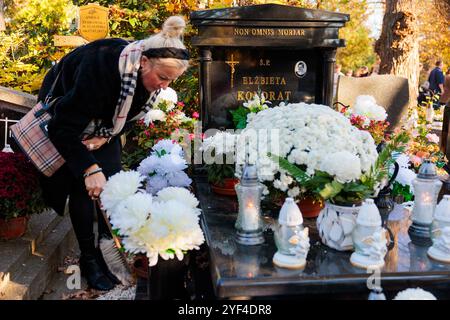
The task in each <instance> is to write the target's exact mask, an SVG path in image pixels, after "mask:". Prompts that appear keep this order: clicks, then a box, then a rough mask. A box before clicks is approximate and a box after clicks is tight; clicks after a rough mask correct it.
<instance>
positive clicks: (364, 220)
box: [356, 199, 381, 227]
mask: <svg viewBox="0 0 450 320" xmlns="http://www.w3.org/2000/svg"><path fill="white" fill-rule="evenodd" d="M356 223H357V224H359V225H361V226H366V227H378V226H381V216H380V211H378V208H377V206H376V205H375V203H374V201H373V199H367V200H366V201H364V202H363V204H362V206H361V209H359V212H358V217H357V218H356Z"/></svg>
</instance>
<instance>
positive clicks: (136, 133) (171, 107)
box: [123, 88, 199, 169]
mask: <svg viewBox="0 0 450 320" xmlns="http://www.w3.org/2000/svg"><path fill="white" fill-rule="evenodd" d="M198 118H199V114H198V113H197V112H193V113H192V114H191V117H189V116H188V115H187V114H186V113H185V105H184V103H183V102H182V101H178V96H177V93H176V92H175V91H174V90H173V89H172V88H166V89H162V90H161V92H160V93H159V94H158V96H157V97H156V100H155V102H154V103H153V105H152V109H150V110H149V111H148V112H147V113H146V114H145V116H144V117H143V118H142V119H140V120H138V121H136V125H135V126H134V127H133V128H132V130H131V131H130V133H128V135H130V136H132V138H131V141H130V143H127V144H126V145H125V151H124V156H123V164H124V167H125V168H126V169H136V167H137V165H138V164H139V163H140V162H141V161H142V160H143V159H144V158H146V157H147V155H148V153H149V152H150V149H151V148H152V147H153V146H154V145H155V144H156V143H158V141H160V140H162V139H172V140H174V141H175V142H178V143H180V144H181V145H183V144H186V143H190V141H189V140H192V138H193V135H194V127H195V124H196V122H197V121H198Z"/></svg>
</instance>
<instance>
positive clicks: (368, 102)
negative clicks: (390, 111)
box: [350, 95, 387, 121]
mask: <svg viewBox="0 0 450 320" xmlns="http://www.w3.org/2000/svg"><path fill="white" fill-rule="evenodd" d="M350 112H351V113H353V114H357V115H360V116H364V117H367V118H368V119H369V120H375V121H384V120H386V118H387V113H386V110H385V109H384V108H383V107H382V106H379V105H378V104H377V102H376V100H375V98H374V97H373V96H369V95H360V96H357V97H356V100H355V104H354V105H353V108H352V109H351V110H350Z"/></svg>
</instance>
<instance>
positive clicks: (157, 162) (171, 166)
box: [137, 139, 192, 194]
mask: <svg viewBox="0 0 450 320" xmlns="http://www.w3.org/2000/svg"><path fill="white" fill-rule="evenodd" d="M186 168H187V162H186V159H184V157H183V149H182V148H181V147H180V145H179V144H178V143H176V142H174V141H172V140H169V139H165V140H161V141H159V142H158V143H157V144H155V145H154V146H153V148H152V151H151V153H150V155H149V156H148V157H147V158H145V159H144V160H142V161H141V163H140V164H139V167H138V169H137V170H138V172H139V173H140V174H141V175H143V176H144V177H145V183H146V190H147V192H148V193H150V194H156V193H157V192H158V191H160V190H162V189H164V188H166V187H170V186H173V187H187V186H189V185H190V184H191V183H192V180H191V179H190V178H189V177H188V175H187V174H186V172H184V171H183V170H184V169H186Z"/></svg>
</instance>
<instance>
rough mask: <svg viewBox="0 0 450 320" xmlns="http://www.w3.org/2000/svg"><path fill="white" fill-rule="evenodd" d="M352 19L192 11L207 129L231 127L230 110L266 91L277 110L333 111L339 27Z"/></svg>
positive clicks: (282, 10)
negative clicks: (297, 105)
mask: <svg viewBox="0 0 450 320" xmlns="http://www.w3.org/2000/svg"><path fill="white" fill-rule="evenodd" d="M348 20H349V15H347V14H342V13H336V12H328V11H322V10H310V9H303V8H298V7H291V6H282V5H277V4H265V5H255V6H246V7H234V8H225V9H214V10H203V11H194V12H192V13H191V23H192V24H193V25H194V26H195V27H196V28H198V35H197V36H196V37H194V38H193V39H192V44H193V45H194V46H195V47H197V48H198V49H199V59H200V104H201V118H202V123H203V128H204V129H207V128H231V127H232V121H231V115H230V112H229V110H230V109H234V108H237V107H238V106H239V105H242V103H244V102H245V101H246V100H249V99H251V98H252V96H253V94H254V93H255V92H263V93H264V94H265V96H266V98H267V99H268V100H270V101H271V102H272V103H273V105H278V104H279V103H280V102H309V103H321V104H326V105H330V106H331V103H332V94H333V72H334V63H335V56H336V49H337V48H338V47H343V46H344V40H342V39H339V36H338V31H339V28H341V27H343V26H344V24H345V22H347V21H348Z"/></svg>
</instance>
